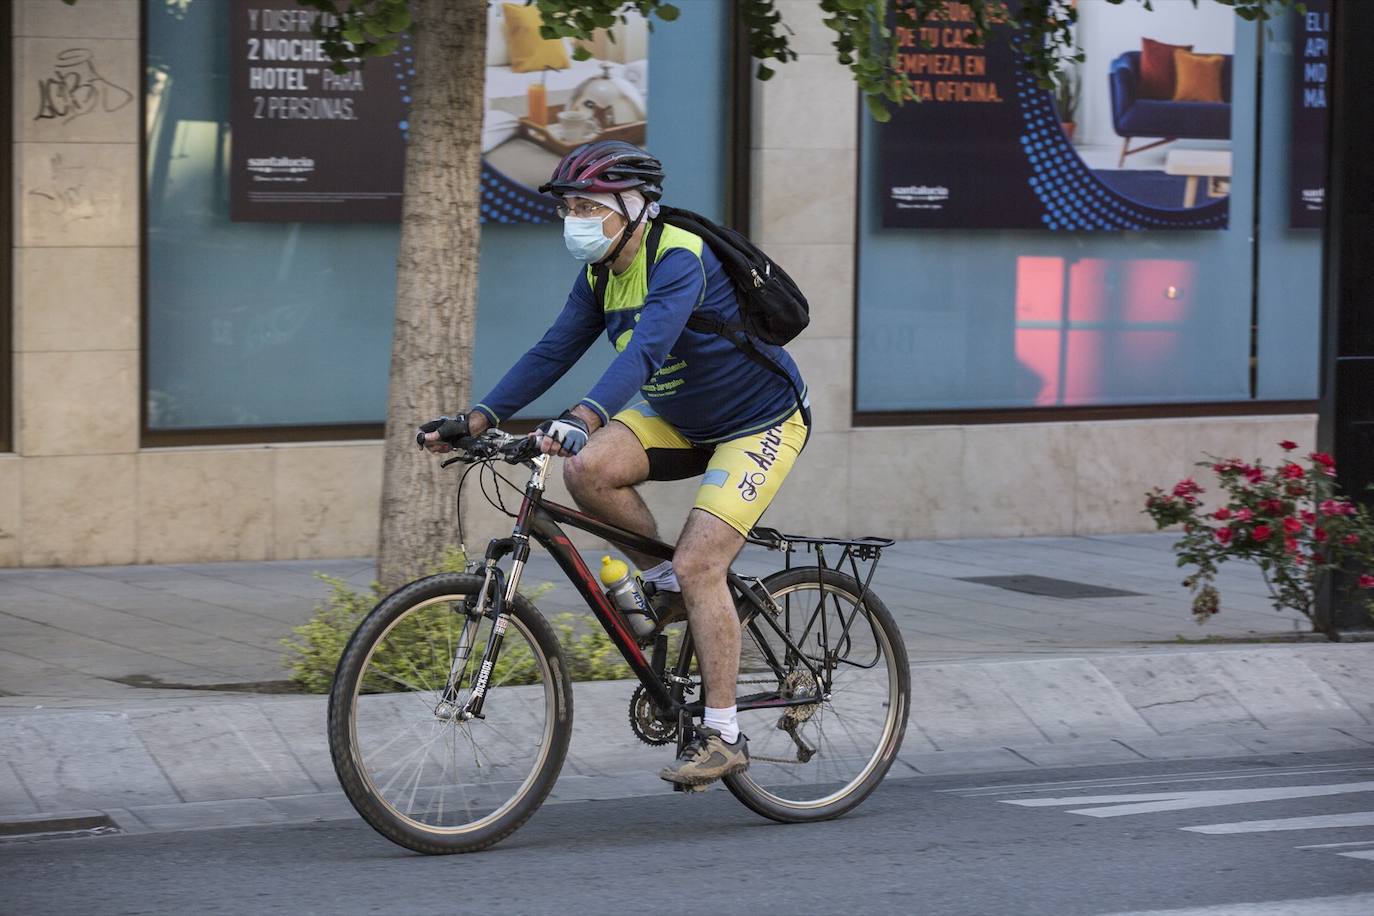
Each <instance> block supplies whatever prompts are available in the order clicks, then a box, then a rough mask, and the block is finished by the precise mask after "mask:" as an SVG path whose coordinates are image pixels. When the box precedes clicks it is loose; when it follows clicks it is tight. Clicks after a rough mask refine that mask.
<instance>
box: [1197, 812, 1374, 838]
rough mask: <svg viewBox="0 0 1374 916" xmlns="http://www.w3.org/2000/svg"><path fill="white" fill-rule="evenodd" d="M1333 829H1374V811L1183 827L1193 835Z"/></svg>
mask: <svg viewBox="0 0 1374 916" xmlns="http://www.w3.org/2000/svg"><path fill="white" fill-rule="evenodd" d="M1332 827H1374V811H1351V812H1349V813H1347V814H1315V815H1312V816H1310V817H1279V818H1273V819H1271V820H1263V821H1237V822H1236V823H1234V824H1204V825H1202V826H1200V827H1181V828H1179V829H1181V830H1187V831H1189V832H1191V833H1208V834H1213V835H1219V834H1224V833H1269V832H1271V831H1276V830H1326V829H1329V828H1332Z"/></svg>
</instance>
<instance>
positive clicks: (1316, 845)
mask: <svg viewBox="0 0 1374 916" xmlns="http://www.w3.org/2000/svg"><path fill="white" fill-rule="evenodd" d="M1346 846H1374V840H1356V841H1355V842H1353V843H1313V844H1312V845H1311V846H1294V847H1293V848H1294V849H1342V848H1344V847H1346Z"/></svg>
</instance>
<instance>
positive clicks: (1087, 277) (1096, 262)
mask: <svg viewBox="0 0 1374 916" xmlns="http://www.w3.org/2000/svg"><path fill="white" fill-rule="evenodd" d="M1110 269H1111V262H1110V261H1104V260H1102V259H1101V258H1084V259H1083V260H1081V261H1075V262H1074V263H1073V265H1072V266H1071V267H1070V268H1069V320H1070V321H1106V320H1107V319H1108V318H1109V317H1110V310H1109V309H1108V307H1107V294H1108V283H1107V273H1108V271H1109V270H1110Z"/></svg>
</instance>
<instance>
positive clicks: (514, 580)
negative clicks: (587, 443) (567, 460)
mask: <svg viewBox="0 0 1374 916" xmlns="http://www.w3.org/2000/svg"><path fill="white" fill-rule="evenodd" d="M534 461H535V465H536V471H535V474H534V475H533V477H532V478H531V479H530V483H529V487H528V488H527V490H526V496H527V498H526V500H525V504H524V506H522V507H521V512H520V516H519V518H517V519H516V522H515V530H514V531H513V532H511V536H510V537H508V538H500V539H497V540H493V541H492V542H491V543H490V544H488V545H487V554H486V558H485V575H484V577H483V579H482V589H481V591H479V592H478V594H477V601H476V606H475V607H474V608H472V609H471V610H469V612H468V620H467V623H466V624H465V625H464V627H463V635H462V637H461V638H460V639H459V642H458V649H457V650H456V651H455V652H454V656H453V664H452V665H450V667H449V674H448V681H447V683H446V684H445V685H444V691H443V695H442V698H441V699H440V701H439V705H438V706H436V707H435V710H434V714H435V716H437V717H439V718H441V719H454V718H456V719H457V720H458V721H460V722H466V721H468V720H469V719H482V718H485V717H484V716H483V715H482V706H483V704H484V703H485V702H486V698H487V685H488V684H489V683H490V682H491V673H492V671H494V670H495V669H496V660H497V659H498V658H499V657H500V654H501V643H502V641H503V640H504V639H505V635H506V628H507V627H508V626H509V625H510V614H509V613H508V612H507V611H506V608H507V607H509V606H510V605H511V603H512V602H513V601H514V600H515V595H516V590H517V589H518V588H519V587H520V577H521V575H522V574H523V573H524V571H525V563H526V561H527V560H528V559H529V555H530V541H529V535H528V533H527V532H526V531H525V518H526V515H525V512H526V509H527V507H528V506H529V502H530V500H529V498H528V497H529V496H532V495H534V494H535V493H536V492H538V491H542V490H543V489H544V481H545V479H546V478H547V477H548V473H549V460H548V458H547V457H545V456H540V457H539V458H536V459H534ZM508 553H509V554H514V555H515V560H514V562H513V563H511V569H510V575H506V573H505V572H503V571H502V569H501V567H500V566H498V565H497V563H499V562H500V560H501V558H502V557H504V556H505V555H506V554H508ZM488 602H490V603H491V610H490V612H488V611H487V603H488ZM486 616H490V617H491V618H492V626H491V638H490V639H488V640H487V645H486V649H485V650H484V651H483V653H482V664H481V665H480V666H479V667H478V669H477V677H476V678H475V679H474V680H473V683H472V694H471V695H470V696H469V697H468V700H467V702H466V703H465V704H463V706H462V708H461V709H459V708H458V691H459V688H460V687H461V686H462V682H463V673H464V671H465V670H466V669H467V662H468V657H469V655H470V653H471V652H472V647H473V645H474V644H475V643H476V640H477V628H478V627H479V626H480V625H481V622H482V618H483V617H486Z"/></svg>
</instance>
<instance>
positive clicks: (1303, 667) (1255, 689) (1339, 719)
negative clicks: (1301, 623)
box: [1199, 648, 1367, 729]
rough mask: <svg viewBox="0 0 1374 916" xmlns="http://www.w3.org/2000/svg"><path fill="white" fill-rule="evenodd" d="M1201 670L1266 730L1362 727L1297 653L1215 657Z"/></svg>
mask: <svg viewBox="0 0 1374 916" xmlns="http://www.w3.org/2000/svg"><path fill="white" fill-rule="evenodd" d="M1199 663H1200V664H1202V663H1203V662H1199ZM1205 664H1206V665H1207V666H1208V670H1209V671H1210V672H1211V674H1212V677H1214V678H1215V679H1216V680H1217V681H1218V682H1219V683H1221V684H1222V685H1223V686H1225V687H1226V688H1227V689H1228V690H1229V691H1230V692H1231V695H1232V696H1234V697H1235V698H1236V699H1237V701H1239V702H1240V703H1241V705H1243V706H1244V707H1245V708H1246V709H1247V710H1248V711H1249V713H1250V714H1251V715H1252V716H1254V717H1255V718H1256V719H1258V720H1259V721H1260V722H1261V723H1262V724H1263V725H1264V726H1265V727H1266V728H1273V729H1281V728H1293V727H1299V728H1311V727H1313V726H1318V725H1334V726H1339V725H1365V724H1367V723H1366V722H1365V719H1364V717H1363V716H1361V715H1360V714H1359V713H1358V712H1356V711H1355V710H1354V709H1352V708H1351V707H1350V704H1348V703H1347V702H1346V701H1345V700H1344V699H1343V698H1342V697H1341V695H1340V694H1339V693H1337V692H1336V690H1335V689H1334V688H1332V687H1331V686H1329V685H1327V684H1326V683H1325V682H1323V681H1322V680H1321V679H1320V678H1319V677H1318V676H1317V674H1316V673H1314V672H1313V670H1312V669H1311V668H1309V667H1308V666H1307V664H1306V662H1305V661H1304V660H1303V658H1302V649H1300V648H1298V649H1290V651H1288V652H1275V651H1272V650H1255V651H1241V652H1218V653H1217V654H1216V655H1215V657H1212V658H1209V659H1207V660H1206V662H1205Z"/></svg>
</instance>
